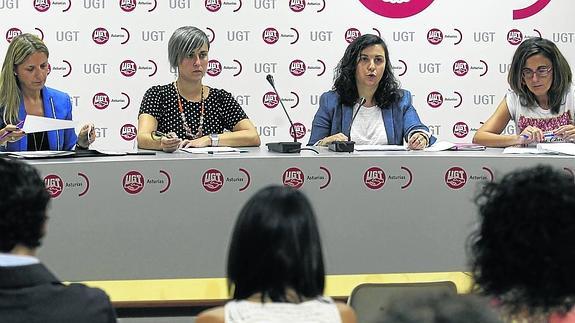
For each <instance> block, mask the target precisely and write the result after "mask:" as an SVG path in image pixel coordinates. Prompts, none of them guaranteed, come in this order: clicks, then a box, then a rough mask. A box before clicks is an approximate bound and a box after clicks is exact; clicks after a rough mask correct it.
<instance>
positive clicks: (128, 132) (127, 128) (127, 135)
mask: <svg viewBox="0 0 575 323" xmlns="http://www.w3.org/2000/svg"><path fill="white" fill-rule="evenodd" d="M137 135H138V131H137V129H136V126H134V125H133V124H129V123H127V124H125V125H123V126H122V128H120V137H122V139H124V140H126V141H132V140H134V139H136V136H137Z"/></svg>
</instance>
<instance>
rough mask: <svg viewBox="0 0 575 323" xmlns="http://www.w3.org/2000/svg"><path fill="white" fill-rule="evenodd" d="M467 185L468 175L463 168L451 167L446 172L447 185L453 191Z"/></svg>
mask: <svg viewBox="0 0 575 323" xmlns="http://www.w3.org/2000/svg"><path fill="white" fill-rule="evenodd" d="M465 183H467V173H465V170H464V169H463V168H461V167H451V168H450V169H448V170H447V172H445V184H447V186H448V187H449V188H451V189H454V190H457V189H460V188H462V187H463V186H464V185H465Z"/></svg>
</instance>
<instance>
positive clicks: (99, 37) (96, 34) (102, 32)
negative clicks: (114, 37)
mask: <svg viewBox="0 0 575 323" xmlns="http://www.w3.org/2000/svg"><path fill="white" fill-rule="evenodd" d="M92 40H93V41H94V42H95V43H96V44H98V45H103V44H105V43H107V42H108V40H110V33H109V32H108V30H106V28H103V27H99V28H96V29H94V31H93V32H92Z"/></svg>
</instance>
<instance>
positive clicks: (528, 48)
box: [507, 37, 573, 113]
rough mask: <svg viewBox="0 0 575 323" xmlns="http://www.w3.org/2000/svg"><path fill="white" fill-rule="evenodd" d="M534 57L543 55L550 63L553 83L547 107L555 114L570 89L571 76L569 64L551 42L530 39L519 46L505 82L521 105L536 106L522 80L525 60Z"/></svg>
mask: <svg viewBox="0 0 575 323" xmlns="http://www.w3.org/2000/svg"><path fill="white" fill-rule="evenodd" d="M534 55H543V56H544V57H545V58H547V59H548V60H550V61H551V68H552V70H551V77H552V78H553V82H552V83H551V88H550V89H549V92H548V95H549V106H550V107H551V110H552V111H553V112H554V113H557V112H558V111H559V107H560V106H561V104H562V103H563V101H564V96H565V95H566V94H567V92H568V91H569V88H570V87H571V82H572V78H573V76H572V72H571V67H570V66H569V63H568V62H567V60H566V59H565V57H564V56H563V54H562V53H561V51H560V50H559V48H557V46H556V45H555V43H553V42H552V41H550V40H548V39H545V38H540V37H532V38H528V39H526V40H525V41H523V42H522V43H521V44H519V46H518V47H517V49H516V50H515V53H514V54H513V59H512V61H511V67H510V68H509V74H508V75H507V82H508V83H509V86H510V87H511V89H512V90H513V91H515V92H516V93H517V94H518V95H519V98H520V100H521V104H523V105H525V106H535V105H536V104H537V100H536V97H535V94H533V93H532V92H531V91H530V90H529V88H528V87H527V84H526V83H525V80H524V79H523V69H524V68H525V64H526V62H527V59H529V58H530V57H531V56H534Z"/></svg>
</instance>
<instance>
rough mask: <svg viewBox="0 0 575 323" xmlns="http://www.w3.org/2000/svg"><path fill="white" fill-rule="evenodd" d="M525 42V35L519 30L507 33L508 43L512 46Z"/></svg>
mask: <svg viewBox="0 0 575 323" xmlns="http://www.w3.org/2000/svg"><path fill="white" fill-rule="evenodd" d="M522 41H523V33H522V32H521V31H520V30H519V29H511V30H510V31H508V32H507V42H508V43H509V44H511V45H514V46H516V45H519V44H521V42H522Z"/></svg>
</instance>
